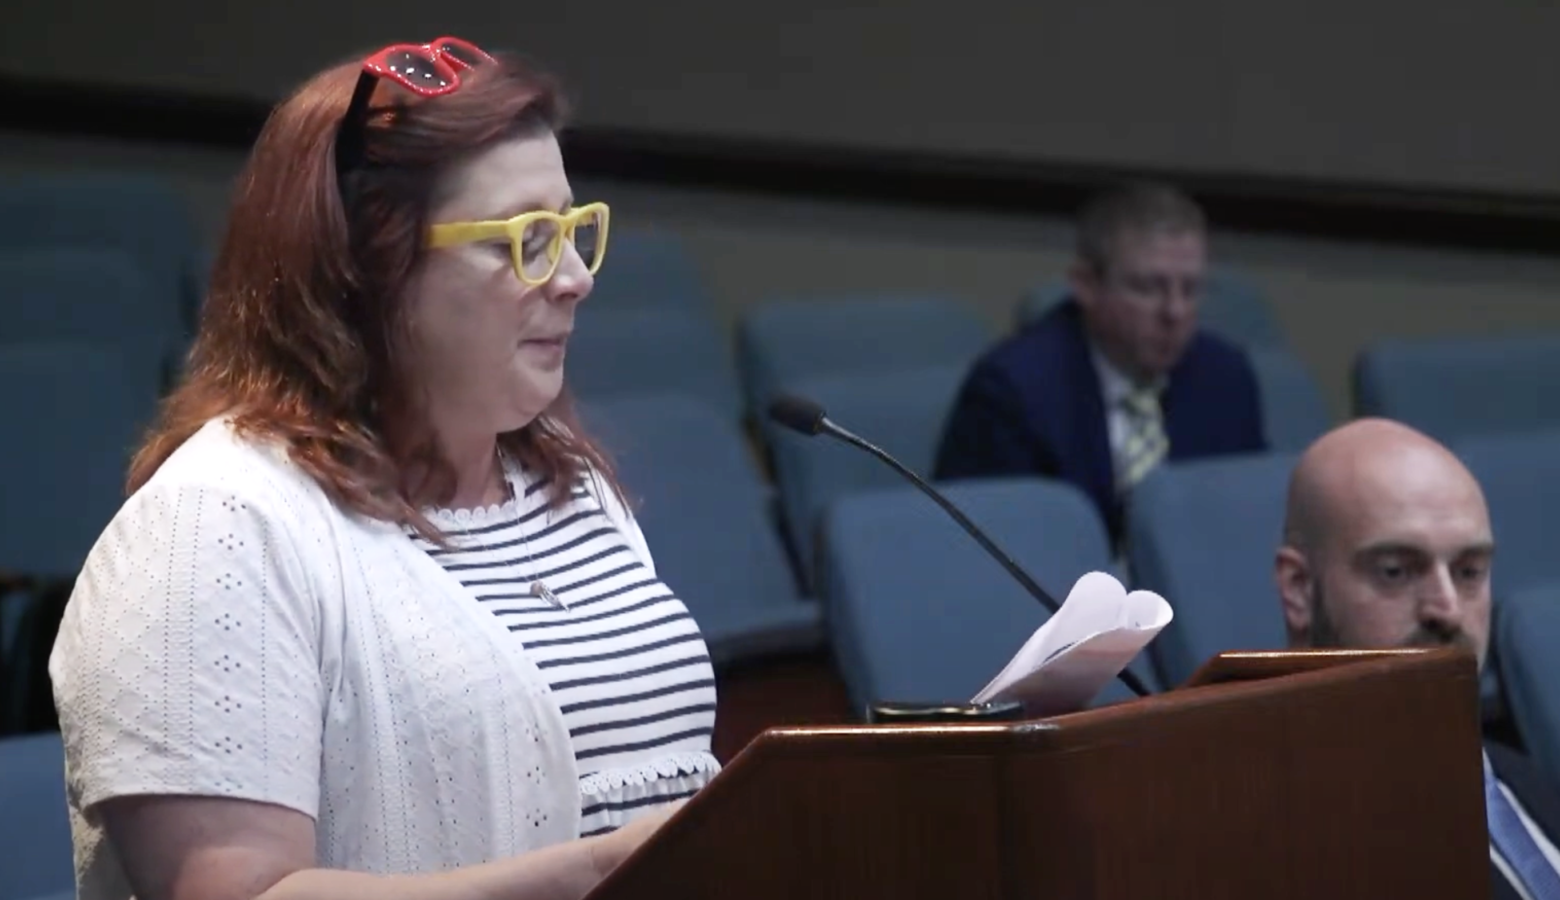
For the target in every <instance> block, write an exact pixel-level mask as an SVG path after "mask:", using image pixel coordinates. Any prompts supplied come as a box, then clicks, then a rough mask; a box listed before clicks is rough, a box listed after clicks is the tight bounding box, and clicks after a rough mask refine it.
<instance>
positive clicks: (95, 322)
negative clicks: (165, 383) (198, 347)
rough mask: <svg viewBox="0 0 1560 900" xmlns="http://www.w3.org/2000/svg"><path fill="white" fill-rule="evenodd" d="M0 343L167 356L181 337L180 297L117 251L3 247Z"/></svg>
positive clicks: (96, 248) (0, 266)
mask: <svg viewBox="0 0 1560 900" xmlns="http://www.w3.org/2000/svg"><path fill="white" fill-rule="evenodd" d="M0 299H3V301H4V307H3V309H4V311H3V312H0V342H6V343H14V342H18V341H34V340H49V341H53V340H88V341H100V342H105V343H117V344H119V345H120V346H121V347H123V348H124V349H125V350H126V351H132V352H137V353H147V354H150V355H154V356H157V355H166V354H167V353H168V352H169V351H170V350H171V349H172V348H173V347H175V346H176V345H177V344H178V343H179V342H180V339H181V338H182V336H183V335H184V329H183V324H182V322H181V320H180V309H179V305H178V304H179V297H178V296H177V295H176V294H173V293H170V292H168V291H165V290H164V291H159V290H157V289H156V288H154V286H153V284H152V282H151V280H150V279H149V277H148V275H147V272H146V270H145V269H144V267H143V266H142V264H141V262H140V261H139V260H137V259H136V258H135V257H134V256H132V255H131V254H130V253H129V252H128V251H126V250H123V249H120V248H115V247H38V248H32V249H26V250H17V249H6V248H4V247H0Z"/></svg>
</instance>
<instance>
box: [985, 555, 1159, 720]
mask: <svg viewBox="0 0 1560 900" xmlns="http://www.w3.org/2000/svg"><path fill="white" fill-rule="evenodd" d="M1172 617H1173V613H1172V612H1171V611H1170V604H1169V603H1166V602H1165V598H1163V597H1161V596H1159V595H1158V594H1156V593H1154V592H1152V591H1133V592H1132V593H1130V594H1129V593H1127V589H1126V588H1125V587H1123V586H1122V584H1121V582H1120V581H1117V580H1116V579H1115V578H1114V577H1113V576H1111V575H1108V574H1106V573H1104V572H1090V573H1089V574H1087V575H1085V576H1083V577H1082V578H1080V579H1078V583H1077V584H1075V585H1073V589H1072V593H1070V594H1068V595H1067V600H1066V602H1064V603H1063V604H1062V608H1061V610H1060V611H1058V612H1057V613H1056V615H1054V616H1052V617H1051V618H1050V619H1048V620H1047V621H1046V623H1045V624H1044V625H1041V626H1040V628H1039V629H1038V630H1037V631H1036V632H1035V633H1034V634H1033V635H1032V636H1031V637H1030V638H1029V640H1028V641H1025V642H1024V646H1023V647H1021V648H1019V651H1018V654H1017V655H1016V656H1014V657H1013V660H1012V661H1011V662H1009V663H1008V664H1007V666H1006V667H1005V668H1003V670H1002V671H1001V672H1000V673H999V674H998V675H997V677H996V678H993V679H992V680H991V683H990V684H988V685H986V687H985V688H984V689H983V690H982V691H981V692H980V693H979V694H976V695H975V702H976V703H988V702H990V701H992V700H1016V701H1018V702H1019V703H1022V704H1023V705H1024V711H1025V713H1026V714H1028V715H1031V716H1054V715H1059V714H1061V713H1067V712H1076V711H1077V710H1080V709H1083V708H1084V707H1085V706H1087V705H1088V703H1089V701H1091V700H1093V699H1094V698H1095V696H1096V695H1098V694H1099V692H1100V690H1101V689H1103V688H1104V687H1105V685H1106V684H1107V683H1109V682H1110V680H1111V679H1113V678H1115V677H1116V675H1117V674H1118V673H1120V672H1121V670H1122V669H1125V668H1126V667H1127V664H1128V663H1130V662H1132V660H1133V658H1134V657H1136V656H1137V655H1138V653H1139V652H1140V651H1141V650H1142V649H1143V648H1144V647H1145V646H1147V644H1148V642H1149V641H1151V640H1153V639H1154V637H1155V636H1156V635H1158V634H1159V632H1160V630H1161V629H1163V628H1164V627H1165V626H1166V625H1168V624H1170V620H1171V618H1172Z"/></svg>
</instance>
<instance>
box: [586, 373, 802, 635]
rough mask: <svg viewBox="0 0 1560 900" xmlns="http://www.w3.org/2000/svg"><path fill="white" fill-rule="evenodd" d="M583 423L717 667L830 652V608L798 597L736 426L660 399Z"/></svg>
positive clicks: (633, 399)
mask: <svg viewBox="0 0 1560 900" xmlns="http://www.w3.org/2000/svg"><path fill="white" fill-rule="evenodd" d="M582 417H583V419H584V422H585V425H586V427H587V428H589V429H590V431H591V432H592V433H593V434H595V435H597V436H598V438H599V439H600V440H601V442H602V444H603V446H605V448H606V449H607V451H608V452H609V453H610V454H611V455H612V457H613V458H614V460H615V461H616V463H617V465H618V468H619V474H620V476H621V479H622V481H623V484H624V487H625V490H626V492H627V494H628V498H629V502H630V504H631V505H632V506H633V508H634V512H635V515H636V516H637V518H638V521H639V524H640V527H641V528H642V529H643V531H644V533H645V539H646V541H647V542H648V543H649V545H650V552H651V554H652V555H653V556H654V557H655V563H656V569H657V572H658V574H659V575H660V576H661V578H662V580H664V581H665V582H666V584H667V585H668V586H669V587H670V588H671V590H672V591H673V592H675V593H676V594H677V596H678V597H680V598H682V600H683V602H684V603H686V604H687V606H688V609H689V611H690V612H691V613H692V614H693V617H694V619H695V620H697V621H698V623H699V627H700V628H701V629H702V630H703V632H704V636H705V640H706V641H707V642H708V644H709V646H710V654H711V656H712V657H713V658H714V659H715V660H716V662H717V663H724V662H730V661H735V660H741V659H744V658H748V657H754V656H760V655H764V654H768V653H782V652H789V651H794V650H810V649H813V648H815V647H817V646H818V645H820V643H821V641H822V633H821V627H822V626H821V616H820V613H819V608H818V604H817V603H815V602H813V601H811V600H809V599H806V598H804V597H803V596H802V595H801V592H800V591H799V589H798V587H797V583H796V579H795V577H794V576H793V574H792V573H791V570H790V567H789V566H788V565H787V561H786V558H785V550H784V547H783V545H782V544H781V541H780V536H779V534H778V533H777V531H776V530H775V528H774V526H773V524H772V522H771V517H770V513H769V507H770V502H771V498H770V496H769V492H768V490H767V488H766V487H765V486H764V485H763V483H762V482H761V481H760V480H759V477H758V475H757V473H756V472H755V471H754V469H753V466H752V463H751V461H750V454H749V451H748V448H747V446H746V444H745V443H744V440H743V436H742V434H741V432H740V431H739V430H738V426H737V423H736V421H735V420H734V419H732V418H731V416H729V415H725V414H723V413H722V412H721V411H719V410H716V409H714V408H712V407H710V406H708V405H706V404H703V403H700V402H699V401H698V400H697V399H694V398H691V397H687V396H683V395H673V394H649V395H639V396H623V397H618V398H614V399H610V400H603V401H598V402H593V403H589V404H586V405H584V407H583V412H582Z"/></svg>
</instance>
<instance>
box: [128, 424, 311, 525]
mask: <svg viewBox="0 0 1560 900" xmlns="http://www.w3.org/2000/svg"><path fill="white" fill-rule="evenodd" d="M191 488H195V489H213V490H216V491H218V492H222V493H229V494H232V495H233V496H234V497H236V498H243V499H246V500H250V501H253V502H256V503H261V504H267V505H268V504H269V503H273V502H291V503H296V502H298V501H299V500H303V499H304V498H306V497H308V498H323V496H324V495H323V492H322V491H320V490H319V487H318V485H316V484H315V483H314V480H313V479H312V478H310V477H309V476H308V474H307V473H305V472H304V471H303V470H302V469H300V468H299V467H298V466H297V465H296V464H294V463H293V462H292V460H291V459H290V458H289V457H288V454H287V451H286V448H284V447H282V446H281V445H280V444H277V443H275V442H271V441H266V440H263V439H260V438H255V437H251V436H249V435H245V434H242V433H240V432H239V431H238V430H237V429H236V428H235V427H234V426H233V423H232V422H231V421H230V420H228V419H212V420H211V421H209V422H207V423H206V424H205V425H204V426H202V427H201V429H200V430H199V431H197V432H195V433H194V434H192V435H190V437H189V439H188V440H186V441H185V442H184V443H183V444H181V445H180V446H179V448H178V449H177V450H175V451H174V452H173V453H171V454H169V456H168V458H167V460H165V461H164V462H163V464H162V465H161V466H159V467H158V469H157V472H156V473H155V474H154V475H152V477H151V478H149V479H147V482H146V484H144V485H143V486H142V487H141V490H140V491H138V492H137V493H141V492H145V491H153V492H158V491H169V490H172V491H179V490H187V489H191Z"/></svg>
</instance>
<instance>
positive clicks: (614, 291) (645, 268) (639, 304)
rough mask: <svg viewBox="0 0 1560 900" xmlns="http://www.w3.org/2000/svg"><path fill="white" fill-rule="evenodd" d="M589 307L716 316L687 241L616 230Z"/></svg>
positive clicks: (669, 235) (655, 233)
mask: <svg viewBox="0 0 1560 900" xmlns="http://www.w3.org/2000/svg"><path fill="white" fill-rule="evenodd" d="M586 305H587V307H588V308H589V307H594V308H596V309H648V310H656V311H666V310H672V309H680V310H684V311H686V312H691V313H694V314H696V315H702V316H708V315H711V314H712V312H713V308H714V304H713V303H712V302H711V299H710V295H709V288H708V287H707V286H706V284H705V281H704V277H703V276H702V275H701V274H700V271H699V267H698V265H697V264H696V263H695V262H694V259H693V254H692V253H690V252H689V250H688V248H687V246H686V245H685V244H684V242H683V240H682V239H681V238H680V237H678V236H677V235H675V234H672V233H669V232H664V231H648V230H634V229H617V228H614V229H613V230H612V234H611V235H610V237H609V239H608V245H607V258H606V260H605V261H604V262H603V263H602V267H601V271H600V272H597V273H596V286H595V287H594V288H593V289H592V290H591V292H590V299H589V300H588V301H587V302H586Z"/></svg>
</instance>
